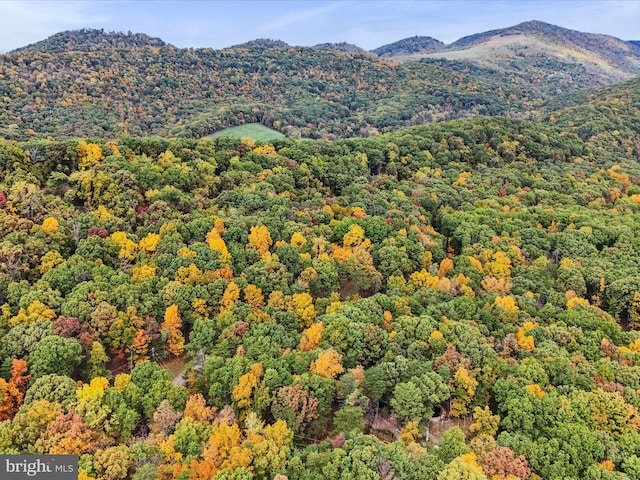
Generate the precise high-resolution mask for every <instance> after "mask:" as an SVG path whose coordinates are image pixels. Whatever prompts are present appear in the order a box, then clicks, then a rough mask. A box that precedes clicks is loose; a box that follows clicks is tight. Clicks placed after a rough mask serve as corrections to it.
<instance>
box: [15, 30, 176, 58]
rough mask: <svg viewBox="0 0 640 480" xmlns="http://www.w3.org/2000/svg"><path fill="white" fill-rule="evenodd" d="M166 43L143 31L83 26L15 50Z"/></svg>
mask: <svg viewBox="0 0 640 480" xmlns="http://www.w3.org/2000/svg"><path fill="white" fill-rule="evenodd" d="M165 46H167V44H166V43H165V42H164V41H162V40H161V39H159V38H154V37H150V36H149V35H146V34H144V33H131V32H128V33H123V32H105V31H104V29H91V28H83V29H81V30H67V31H64V32H60V33H56V34H55V35H52V36H50V37H49V38H46V39H45V40H41V41H40V42H36V43H32V44H31V45H27V46H26V47H22V48H19V49H17V50H14V51H15V52H20V51H22V52H48V53H57V52H62V51H69V50H74V51H94V50H100V49H103V48H140V47H165Z"/></svg>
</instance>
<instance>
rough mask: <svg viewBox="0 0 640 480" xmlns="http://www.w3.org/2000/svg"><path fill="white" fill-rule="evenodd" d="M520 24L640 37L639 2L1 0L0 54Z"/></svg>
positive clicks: (377, 36) (359, 37)
mask: <svg viewBox="0 0 640 480" xmlns="http://www.w3.org/2000/svg"><path fill="white" fill-rule="evenodd" d="M528 20H541V21H545V22H548V23H552V24H555V25H559V26H562V27H565V28H571V29H573V30H580V31H583V32H590V33H604V34H608V35H613V36H615V37H618V38H621V39H623V40H640V21H639V20H640V0H555V1H552V0H536V1H530V0H448V1H441V0H367V1H360V0H353V1H350V0H336V1H326V0H325V1H320V0H317V1H315V0H305V1H302V0H278V1H269V0H261V1H254V0H235V1H226V0H199V1H192V0H184V1H175V0H164V1H157V0H72V1H56V0H41V1H32V0H0V53H3V52H7V51H10V50H13V49H15V48H19V47H22V46H25V45H28V44H30V43H34V42H37V41H39V40H43V39H45V38H47V37H48V36H50V35H53V34H55V33H57V32H61V31H64V30H74V29H80V28H103V29H104V30H106V31H119V32H120V31H121V32H128V31H131V32H134V33H139V32H140V33H146V34H148V35H150V36H152V37H160V38H162V39H163V40H164V41H165V42H167V43H171V44H173V45H175V46H177V47H181V48H184V47H194V48H199V47H211V48H215V49H219V48H225V47H229V46H232V45H237V44H239V43H243V42H246V41H249V40H254V39H256V38H271V39H277V40H284V41H285V42H287V43H288V44H290V45H296V46H312V45H316V44H318V43H325V42H348V43H354V44H356V45H358V46H360V47H362V48H365V49H367V50H371V49H374V48H376V47H379V46H382V45H385V44H388V43H392V42H395V41H397V40H401V39H403V38H407V37H411V36H414V35H425V36H430V37H434V38H437V39H438V40H441V41H443V42H445V43H451V42H453V41H455V40H457V39H459V38H461V37H464V36H466V35H471V34H474V33H479V32H484V31H487V30H493V29H497V28H504V27H509V26H512V25H516V24H518V23H521V22H524V21H528Z"/></svg>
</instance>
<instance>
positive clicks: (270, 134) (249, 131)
mask: <svg viewBox="0 0 640 480" xmlns="http://www.w3.org/2000/svg"><path fill="white" fill-rule="evenodd" d="M210 137H234V138H242V137H246V138H252V139H254V140H257V141H262V142H264V141H268V140H273V139H276V138H282V137H284V135H283V134H282V133H280V132H277V131H276V130H272V129H270V128H268V127H265V126H264V125H262V124H260V123H246V124H244V125H239V126H237V127H230V128H225V129H224V130H220V131H219V132H216V133H214V134H213V135H210Z"/></svg>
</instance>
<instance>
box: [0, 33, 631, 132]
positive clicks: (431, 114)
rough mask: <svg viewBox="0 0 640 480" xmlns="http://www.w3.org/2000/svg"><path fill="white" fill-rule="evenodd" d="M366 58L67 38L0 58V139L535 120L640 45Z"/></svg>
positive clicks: (545, 36)
mask: <svg viewBox="0 0 640 480" xmlns="http://www.w3.org/2000/svg"><path fill="white" fill-rule="evenodd" d="M375 52H377V54H378V55H382V57H379V56H375V55H374V54H372V53H369V52H364V51H362V50H361V49H359V48H358V47H356V46H355V45H349V44H321V45H317V46H315V47H311V48H309V47H295V46H290V45H288V44H286V43H285V42H282V41H280V40H268V39H258V40H254V41H251V42H247V43H244V44H241V45H235V46H233V47H230V48H226V49H223V50H213V49H210V48H201V49H192V48H189V49H180V48H176V47H174V46H173V45H169V44H166V43H165V42H163V41H162V40H160V39H157V38H152V37H149V36H147V35H144V34H132V33H129V34H122V33H114V32H104V31H102V30H88V29H83V30H78V31H71V32H62V33H59V34H56V35H54V36H52V37H50V38H48V39H46V40H43V41H41V42H38V43H35V44H33V45H29V46H27V47H24V48H21V49H18V50H15V51H13V52H9V53H7V54H4V55H1V56H0V102H1V103H2V105H3V108H2V109H0V136H3V137H5V138H10V139H26V138H34V137H36V138H37V137H46V136H56V137H61V138H62V137H65V138H70V137H78V136H85V137H86V136H96V137H105V136H111V137H113V136H118V135H121V134H130V135H169V136H177V137H195V138H200V137H204V136H207V135H210V134H213V133H215V132H218V131H220V130H223V129H225V128H228V127H233V126H237V125H242V124H245V123H261V124H263V125H265V126H267V127H269V128H273V129H275V130H278V131H279V132H281V133H283V134H285V135H288V136H290V137H293V138H300V137H304V138H326V139H338V138H347V137H357V136H365V137H366V136H372V135H377V134H379V133H384V132H388V131H391V130H394V129H396V128H398V127H402V126H411V125H418V124H424V123H431V122H437V121H443V120H450V119H455V118H460V117H469V116H474V115H483V116H496V115H499V116H509V117H532V116H535V115H538V114H541V113H544V112H545V111H548V105H549V104H551V103H553V105H554V108H555V107H562V106H563V104H562V102H560V101H559V100H558V98H563V96H564V95H567V94H571V93H572V92H575V91H577V90H580V89H589V88H593V87H599V86H603V85H607V84H611V83H613V82H616V81H619V80H624V79H627V78H631V77H633V76H636V75H637V74H638V73H639V72H640V54H639V53H638V52H640V47H638V46H636V45H634V44H632V43H629V42H623V41H621V40H617V39H615V38H613V37H607V36H604V35H593V34H587V33H581V32H573V31H571V30H567V29H563V28H560V27H555V26H552V25H548V24H544V23H542V22H527V23H525V24H521V25H518V26H515V27H511V28H507V29H503V30H495V31H491V32H485V33H482V34H478V35H473V36H471V37H465V38H463V39H460V40H459V41H457V42H455V43H454V44H452V45H449V46H445V45H444V44H442V43H441V42H439V41H438V40H435V39H433V38H430V37H412V38H410V39H405V40H402V41H400V42H396V43H394V44H391V45H387V46H384V47H380V48H379V49H376V50H375ZM428 52H431V53H428ZM434 52H435V53H434ZM442 57H444V58H442ZM400 60H402V61H400ZM409 60H412V61H409Z"/></svg>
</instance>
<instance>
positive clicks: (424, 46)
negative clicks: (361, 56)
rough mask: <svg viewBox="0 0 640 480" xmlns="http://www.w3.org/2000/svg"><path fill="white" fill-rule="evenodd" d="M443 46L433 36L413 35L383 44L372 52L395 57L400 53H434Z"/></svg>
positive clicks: (443, 46)
mask: <svg viewBox="0 0 640 480" xmlns="http://www.w3.org/2000/svg"><path fill="white" fill-rule="evenodd" d="M444 48H445V44H444V43H442V42H441V41H440V40H437V39H435V38H433V37H426V36H417V35H416V36H414V37H409V38H404V39H402V40H398V41H397V42H393V43H390V44H388V45H383V46H382V47H378V48H376V49H374V50H371V52H372V53H375V54H376V55H378V56H380V57H397V56H400V55H412V54H416V53H434V52H439V51H441V50H443V49H444Z"/></svg>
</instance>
